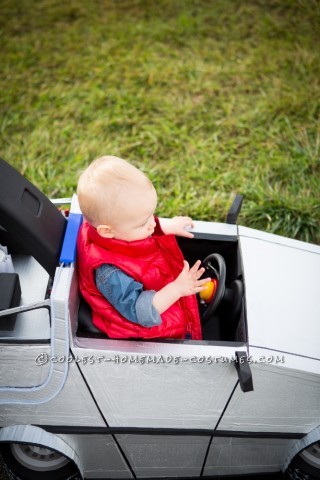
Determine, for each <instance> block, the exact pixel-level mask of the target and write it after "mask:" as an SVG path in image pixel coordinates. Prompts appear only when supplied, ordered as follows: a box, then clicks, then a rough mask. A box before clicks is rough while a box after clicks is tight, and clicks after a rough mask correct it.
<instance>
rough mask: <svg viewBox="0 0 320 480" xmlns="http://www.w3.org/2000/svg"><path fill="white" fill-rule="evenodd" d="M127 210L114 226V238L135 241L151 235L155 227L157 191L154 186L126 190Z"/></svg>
mask: <svg viewBox="0 0 320 480" xmlns="http://www.w3.org/2000/svg"><path fill="white" fill-rule="evenodd" d="M126 194H127V198H126V202H125V203H126V207H125V211H124V212H122V213H123V215H122V214H120V215H119V217H120V218H119V220H118V221H117V222H116V223H115V225H114V226H113V227H112V231H113V233H114V238H115V239H117V240H125V241H127V242H133V241H135V240H144V239H145V238H148V237H150V236H151V235H152V234H153V232H154V229H155V226H156V222H155V221H154V212H155V209H156V206H157V193H156V191H155V189H154V187H153V186H150V187H149V186H147V187H146V188H144V189H139V190H133V189H132V190H129V191H127V192H126Z"/></svg>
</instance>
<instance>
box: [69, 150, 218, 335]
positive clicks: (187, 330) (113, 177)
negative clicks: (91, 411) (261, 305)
mask: <svg viewBox="0 0 320 480" xmlns="http://www.w3.org/2000/svg"><path fill="white" fill-rule="evenodd" d="M77 193H78V200H79V204H80V208H81V210H82V213H83V216H84V222H83V224H82V226H81V228H80V232H79V236H78V244H77V247H78V267H79V285H80V291H81V293H82V295H83V297H84V298H85V300H86V301H87V302H88V303H89V305H90V306H91V308H92V314H93V323H94V325H95V326H96V327H97V328H98V329H100V330H101V331H102V332H104V333H106V334H107V335H108V336H109V337H110V338H159V337H160V338H191V339H195V340H199V339H201V325H200V319H199V312H198V304H197V299H196V296H195V294H196V293H198V292H200V291H202V290H203V289H204V288H205V287H204V284H205V283H207V282H208V281H209V280H210V279H209V278H205V279H200V277H201V276H202V274H203V273H204V268H200V264H201V262H200V261H199V260H198V261H197V262H196V263H195V264H194V265H193V266H192V267H191V268H190V267H189V264H188V262H186V261H185V260H184V259H183V255H182V252H181V250H180V249H179V246H178V244H177V242H176V239H175V235H180V236H184V237H189V238H192V237H193V234H192V233H191V232H188V231H187V230H186V227H188V226H191V227H192V220H191V218H189V217H174V218H172V219H170V220H161V221H160V220H159V219H158V218H157V217H156V216H155V215H154V213H155V210H156V206H157V193H156V191H155V189H154V187H153V185H152V183H151V181H150V180H149V179H148V178H147V177H146V175H145V174H144V173H143V172H141V171H140V170H138V169H137V168H136V167H134V166H133V165H131V164H130V163H128V162H127V161H125V160H122V159H120V158H117V157H113V156H104V157H101V158H99V159H97V160H95V161H94V162H92V163H91V164H90V165H89V167H88V168H87V169H86V170H85V171H84V172H83V173H82V174H81V176H80V178H79V182H78V190H77Z"/></svg>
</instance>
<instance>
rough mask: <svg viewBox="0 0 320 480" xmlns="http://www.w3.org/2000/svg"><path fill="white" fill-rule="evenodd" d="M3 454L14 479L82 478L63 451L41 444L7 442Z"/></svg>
mask: <svg viewBox="0 0 320 480" xmlns="http://www.w3.org/2000/svg"><path fill="white" fill-rule="evenodd" d="M0 451H1V456H2V461H3V463H4V466H5V469H6V471H7V473H8V475H9V478H12V479H14V480H43V479H44V478H45V479H46V480H71V479H74V480H76V479H77V480H80V479H81V477H80V474H79V471H78V469H77V467H76V466H75V464H74V463H73V462H72V461H71V460H69V459H68V458H67V457H65V456H64V455H62V454H61V453H58V452H55V451H53V450H51V449H48V448H45V447H43V446H39V445H31V444H25V443H5V444H2V445H1V450H0Z"/></svg>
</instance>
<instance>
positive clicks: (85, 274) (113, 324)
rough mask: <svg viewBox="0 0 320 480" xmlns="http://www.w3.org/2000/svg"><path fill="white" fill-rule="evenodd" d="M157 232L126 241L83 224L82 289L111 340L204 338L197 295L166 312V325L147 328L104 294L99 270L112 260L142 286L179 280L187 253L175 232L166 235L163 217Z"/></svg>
mask: <svg viewBox="0 0 320 480" xmlns="http://www.w3.org/2000/svg"><path fill="white" fill-rule="evenodd" d="M155 220H156V223H157V226H156V229H155V232H154V234H153V235H152V236H151V237H149V238H146V239H144V240H137V241H133V242H126V241H123V240H115V239H109V238H103V237H101V236H100V235H99V234H98V232H97V231H96V229H95V228H94V227H92V226H91V225H89V224H88V223H87V222H84V223H83V224H82V226H81V228H80V231H79V235H78V241H77V248H78V259H77V260H78V271H79V285H80V291H81V293H82V295H83V297H84V299H85V300H86V301H87V302H88V303H89V305H90V306H91V308H92V315H93V323H94V325H95V326H96V327H97V328H98V329H99V330H101V331H102V332H105V333H106V334H107V335H108V336H109V337H110V338H185V337H186V336H187V334H190V335H191V338H192V339H194V340H200V339H201V325H200V318H199V311H198V304H197V299H196V296H195V295H190V296H187V297H182V298H180V299H179V300H178V301H177V302H176V303H174V304H173V305H171V307H170V308H168V309H167V310H166V311H165V312H163V313H162V314H161V320H162V322H161V324H160V325H158V326H154V327H143V326H142V325H138V324H136V323H133V322H130V321H129V320H127V319H125V318H124V317H123V316H122V315H121V314H120V313H119V312H118V311H117V310H116V309H115V308H114V307H113V306H112V305H111V304H110V303H109V302H108V301H107V300H106V299H105V297H104V296H103V295H102V294H101V293H100V292H99V290H98V289H97V287H96V285H95V278H94V271H95V269H97V268H98V267H99V266H101V265H102V264H103V263H110V264H112V265H115V266H116V267H118V268H120V269H121V270H122V271H124V272H125V273H126V274H127V275H129V276H131V277H132V278H134V279H135V280H136V281H138V282H140V283H142V284H143V286H144V289H145V290H155V291H158V290H160V289H161V288H163V287H164V286H165V285H167V284H168V283H170V282H172V281H173V280H175V279H176V278H177V276H178V275H179V273H180V272H181V270H182V268H183V255H182V253H181V250H180V248H179V246H178V244H177V241H176V239H175V236H174V235H164V233H163V232H162V230H161V227H160V224H159V221H158V219H157V218H155Z"/></svg>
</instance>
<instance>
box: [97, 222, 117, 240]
mask: <svg viewBox="0 0 320 480" xmlns="http://www.w3.org/2000/svg"><path fill="white" fill-rule="evenodd" d="M97 232H98V233H99V235H101V237H103V238H113V237H114V233H113V231H112V228H111V227H110V226H109V225H98V226H97Z"/></svg>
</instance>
